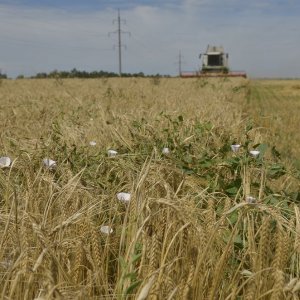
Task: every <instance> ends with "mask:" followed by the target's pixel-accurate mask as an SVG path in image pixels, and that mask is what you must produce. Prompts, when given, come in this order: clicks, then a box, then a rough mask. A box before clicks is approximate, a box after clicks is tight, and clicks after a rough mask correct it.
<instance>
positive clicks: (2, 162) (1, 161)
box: [0, 156, 11, 169]
mask: <svg viewBox="0 0 300 300" xmlns="http://www.w3.org/2000/svg"><path fill="white" fill-rule="evenodd" d="M10 164H11V159H10V158H9V157H7V156H3V157H0V168H1V169H3V168H8V167H9V166H10Z"/></svg>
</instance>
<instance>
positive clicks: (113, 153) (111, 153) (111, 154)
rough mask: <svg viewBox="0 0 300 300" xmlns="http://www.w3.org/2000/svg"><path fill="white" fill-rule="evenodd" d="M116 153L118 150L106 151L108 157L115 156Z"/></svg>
mask: <svg viewBox="0 0 300 300" xmlns="http://www.w3.org/2000/svg"><path fill="white" fill-rule="evenodd" d="M117 154H118V152H117V151H115V150H108V151H107V155H108V156H109V157H115V156H116V155H117Z"/></svg>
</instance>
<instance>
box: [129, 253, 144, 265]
mask: <svg viewBox="0 0 300 300" xmlns="http://www.w3.org/2000/svg"><path fill="white" fill-rule="evenodd" d="M141 256H142V253H139V254H134V255H133V256H132V258H131V263H132V264H134V263H135V262H136V261H138V260H139V259H140V258H141Z"/></svg>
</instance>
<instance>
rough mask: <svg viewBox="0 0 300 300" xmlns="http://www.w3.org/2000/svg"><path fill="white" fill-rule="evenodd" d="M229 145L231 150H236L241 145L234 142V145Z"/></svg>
mask: <svg viewBox="0 0 300 300" xmlns="http://www.w3.org/2000/svg"><path fill="white" fill-rule="evenodd" d="M230 147H231V150H232V151H233V152H238V151H239V149H240V147H241V145H239V144H234V145H231V146H230Z"/></svg>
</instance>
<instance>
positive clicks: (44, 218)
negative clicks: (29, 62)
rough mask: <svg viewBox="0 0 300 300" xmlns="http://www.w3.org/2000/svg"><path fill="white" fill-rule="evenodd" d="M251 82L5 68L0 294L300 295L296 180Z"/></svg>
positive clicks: (0, 94) (0, 97)
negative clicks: (25, 76)
mask: <svg viewBox="0 0 300 300" xmlns="http://www.w3.org/2000/svg"><path fill="white" fill-rule="evenodd" d="M249 93H252V94H251V97H253V87H250V86H249V82H248V81H246V80H244V79H210V80H206V79H190V80H182V79H175V78H174V79H173V78H172V79H102V80H17V81H3V82H2V84H1V86H0V101H1V110H0V124H1V128H2V131H1V137H0V149H1V155H3V156H9V157H11V158H12V159H13V162H12V165H11V166H10V168H4V169H0V232H1V234H0V237H1V238H0V243H1V244H0V291H1V298H2V299H35V298H38V299H40V300H41V299H139V300H142V299H228V300H229V299H299V290H300V274H299V273H300V260H299V257H300V256H299V254H300V223H299V213H300V211H299V208H298V206H297V205H296V204H295V202H294V201H296V200H297V199H298V194H297V190H298V189H299V180H298V179H297V173H295V172H296V171H295V170H294V169H293V168H289V167H286V166H284V165H283V163H282V161H281V160H280V157H279V155H278V151H277V150H276V149H275V148H272V145H273V144H272V143H275V146H276V147H277V148H280V147H281V146H282V144H279V145H278V144H277V143H278V142H279V141H278V139H276V138H274V139H273V136H274V134H273V133H274V132H272V131H271V130H272V128H271V126H269V127H268V130H269V131H268V132H267V133H266V132H265V131H264V130H265V129H263V130H262V129H261V128H260V121H261V119H260V118H259V117H257V115H256V114H255V112H256V109H257V107H258V106H256V107H254V106H251V103H250V102H249V103H247V99H248V101H250V100H249ZM252 99H253V105H257V104H256V103H254V101H256V100H255V98H252ZM259 105H263V104H262V103H260V104H259ZM278 105H279V103H278ZM274 109H275V107H274ZM245 112H246V113H245ZM251 112H253V114H252V116H253V120H254V121H253V122H251V121H250V116H249V115H247V114H248V113H249V114H251ZM264 128H265V127H264ZM275 136H276V135H275ZM90 141H94V142H96V144H94V146H91V145H90V144H89V142H90ZM234 143H240V144H242V147H241V149H240V150H239V151H238V152H237V153H233V152H232V151H231V149H230V145H231V144H234ZM163 147H168V148H169V150H170V153H169V154H166V155H164V154H162V153H161V151H162V148H163ZM253 148H257V149H259V151H260V155H259V157H258V158H257V159H255V158H253V157H251V156H250V155H249V150H251V149H253ZM108 149H114V150H116V151H117V152H118V154H117V155H116V156H115V157H108V155H107V150H108ZM275 150H276V151H275ZM295 155H296V152H295ZM44 158H51V159H54V160H55V161H56V163H57V166H56V168H53V169H51V168H45V167H44V166H43V165H42V160H43V159H44ZM119 192H128V193H130V195H131V199H130V202H127V203H125V202H124V201H123V202H122V201H119V200H118V199H117V197H116V195H117V193H119ZM249 196H253V197H255V200H254V201H253V202H254V203H248V202H247V199H250V198H249ZM298 200H299V199H298ZM101 226H109V227H105V228H106V229H105V230H104V229H103V227H102V228H101ZM110 228H111V229H112V231H110ZM108 233H109V234H108Z"/></svg>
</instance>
